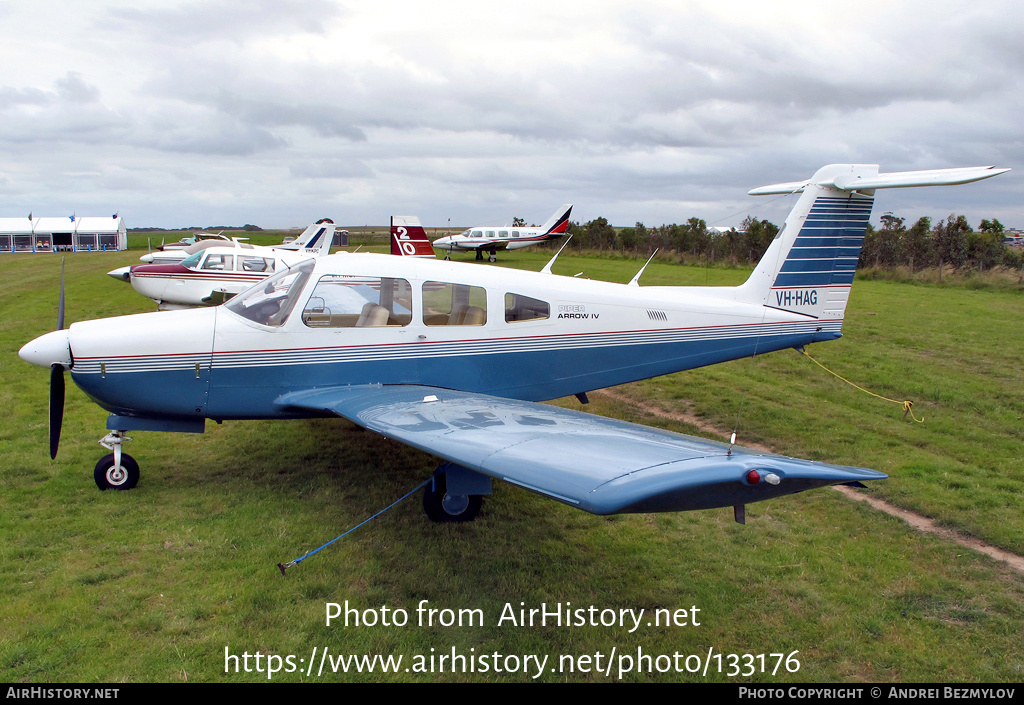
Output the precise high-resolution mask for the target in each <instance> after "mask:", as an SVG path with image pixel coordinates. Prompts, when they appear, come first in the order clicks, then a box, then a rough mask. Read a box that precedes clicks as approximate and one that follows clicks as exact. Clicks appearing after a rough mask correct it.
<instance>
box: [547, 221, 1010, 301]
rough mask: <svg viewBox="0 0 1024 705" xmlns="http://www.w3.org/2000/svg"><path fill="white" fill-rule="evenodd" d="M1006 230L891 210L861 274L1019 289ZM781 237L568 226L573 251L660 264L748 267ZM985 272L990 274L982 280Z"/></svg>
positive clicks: (756, 231)
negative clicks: (652, 257) (999, 282)
mask: <svg viewBox="0 0 1024 705" xmlns="http://www.w3.org/2000/svg"><path fill="white" fill-rule="evenodd" d="M1003 230H1004V229H1003V226H1002V224H1001V223H1000V222H999V221H998V220H992V221H989V220H983V221H981V227H980V228H979V230H978V231H975V230H974V229H973V228H971V226H970V225H969V224H968V222H967V218H965V217H964V216H962V215H956V214H951V215H950V216H949V217H948V218H945V219H943V220H940V221H939V222H938V223H937V224H936V225H935V226H934V227H933V226H932V222H931V218H919V219H918V220H917V221H916V222H915V223H914V224H913V225H912V226H911V227H909V228H908V227H906V225H905V219H903V218H900V217H898V216H895V215H893V214H892V213H886V214H885V215H883V216H882V217H881V228H879V229H875V228H874V227H873V226H871V225H868V229H867V232H866V234H865V237H864V246H863V248H862V249H861V254H860V261H859V262H858V271H859V272H860V273H861V275H863V276H870V277H872V278H879V279H883V278H884V279H893V280H908V281H909V280H913V281H921V282H926V281H935V282H942V281H943V278H944V277H946V278H948V277H950V276H953V277H955V279H956V281H957V282H960V283H968V282H969V280H970V279H971V278H972V277H973V278H974V280H975V281H978V282H981V281H988V280H995V279H1004V280H1005V279H1010V278H1015V279H1017V283H1018V284H1020V283H1022V281H1024V250H1022V249H1021V248H1015V247H1007V246H1006V245H1004V244H1003V234H1004V233H1003ZM778 232H779V228H778V226H776V225H775V224H774V223H771V222H769V221H767V220H758V219H757V218H747V219H746V220H745V221H743V224H742V225H741V226H740V228H739V229H730V230H727V231H724V232H723V231H720V230H717V229H714V228H709V227H708V226H707V224H706V223H705V221H703V220H701V219H700V218H690V219H689V220H687V221H686V222H685V223H682V224H672V225H661V226H658V227H656V228H648V227H646V226H645V225H644V224H643V223H636V225H634V226H633V227H631V228H614V227H612V226H611V225H610V224H609V223H608V220H607V219H605V218H596V219H594V220H592V221H590V222H589V223H584V224H580V223H570V224H569V228H568V232H567V235H572V241H571V242H570V243H569V246H568V247H569V249H572V250H578V251H587V252H597V253H602V252H604V253H609V254H612V253H616V254H625V255H628V256H633V257H639V256H648V255H649V254H650V253H651V252H653V251H654V250H656V249H657V250H658V251H659V259H661V258H665V259H670V258H671V259H675V260H678V261H681V262H687V263H691V264H692V263H701V264H721V265H730V266H737V265H741V266H742V265H752V264H754V263H756V262H757V261H758V260H759V259H761V256H762V255H763V254H764V252H765V250H767V249H768V245H769V244H771V242H772V240H773V239H774V238H775V236H776V235H777V234H778ZM557 246H559V247H560V246H561V245H560V244H558V245H557ZM986 274H988V275H991V276H987V277H986V276H982V275H986Z"/></svg>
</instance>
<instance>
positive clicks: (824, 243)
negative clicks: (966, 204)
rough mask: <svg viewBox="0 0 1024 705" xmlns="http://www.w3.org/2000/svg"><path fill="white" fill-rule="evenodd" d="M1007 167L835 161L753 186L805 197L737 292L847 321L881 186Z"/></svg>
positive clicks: (961, 177) (958, 179)
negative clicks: (797, 176)
mask: <svg viewBox="0 0 1024 705" xmlns="http://www.w3.org/2000/svg"><path fill="white" fill-rule="evenodd" d="M1006 171H1009V169H997V168H995V167H990V166H988V167H966V168H961V169H936V170H931V171H905V172H894V173H891V174H879V173H878V165H877V164H831V165H829V166H825V167H822V168H821V169H819V170H818V172H817V173H816V174H815V175H814V176H813V177H811V178H810V179H809V180H807V181H797V182H791V183H785V184H775V185H772V186H763V187H761V188H756V189H753V190H752V191H750V192H749V193H750V195H752V196H763V195H770V194H796V193H799V194H800V198H799V200H797V203H796V205H795V206H794V207H793V210H792V211H790V214H789V217H787V218H786V222H785V225H783V227H782V229H781V230H780V231H779V233H778V235H776V237H775V240H774V241H773V242H772V243H771V245H770V246H769V247H768V250H767V251H766V252H765V254H764V257H762V258H761V261H760V262H759V263H758V265H757V268H756V269H755V270H754V272H753V273H752V274H751V275H750V278H749V279H748V280H747V281H746V282H745V283H744V284H743V285H741V286H740V287H739V288H738V290H737V292H736V294H737V296H736V298H737V299H740V300H744V301H749V302H750V303H758V304H762V305H764V306H767V307H769V308H775V309H781V310H783V311H790V312H793V313H797V314H801V315H804V316H808V317H809V318H815V319H819V320H824V321H836V320H838V321H842V319H843V315H844V313H845V311H846V303H847V301H849V298H850V288H851V286H852V285H853V276H854V272H855V271H856V269H857V261H858V259H859V258H860V251H861V247H862V246H863V244H864V234H865V232H866V231H867V226H868V219H869V218H870V216H871V207H872V205H873V203H874V196H875V190H876V189H884V188H907V187H912V186H942V185H952V184H965V183H970V182H972V181H980V180H981V179H987V178H990V177H992V176H996V175H998V174H1002V173H1004V172H1006Z"/></svg>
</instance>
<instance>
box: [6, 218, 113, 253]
mask: <svg viewBox="0 0 1024 705" xmlns="http://www.w3.org/2000/svg"><path fill="white" fill-rule="evenodd" d="M126 249H128V234H127V230H126V229H125V225H124V219H123V218H121V217H120V216H119V215H117V214H115V215H113V216H82V217H76V216H67V217H56V218H32V217H28V218H0V252H96V251H111V250H126Z"/></svg>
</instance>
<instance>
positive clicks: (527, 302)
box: [505, 294, 551, 323]
mask: <svg viewBox="0 0 1024 705" xmlns="http://www.w3.org/2000/svg"><path fill="white" fill-rule="evenodd" d="M550 317H551V306H550V305H549V304H548V302H547V301H540V300H539V299H534V298H530V297H529V296H523V295H522V294H505V322H506V323H513V322H515V321H541V320H544V319H545V318H550Z"/></svg>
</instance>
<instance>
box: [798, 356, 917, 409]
mask: <svg viewBox="0 0 1024 705" xmlns="http://www.w3.org/2000/svg"><path fill="white" fill-rule="evenodd" d="M795 350H796V351H797V352H798V353H800V354H801V355H803V356H804V357H806V358H807V359H808V360H810V361H811V362H813V363H814V364H815V365H817V366H818V367H820V368H821V369H823V370H825V371H826V372H828V373H829V374H830V375H833V376H835V377H838V378H839V379H841V380H843V381H844V382H846V383H847V384H848V385H850V386H851V387H855V388H857V389H859V390H860V391H862V392H864V393H865V394H870V395H871V396H873V397H877V398H879V399H884V400H885V401H891V402H892V403H893V404H900V405H901V406H902V407H903V418H904V419H906V418H907V414H910V418H912V419H914V421H917V422H918V423H924V418H920V419H919V418H917V417H916V416H914V411H913V407H914V402H912V401H910V400H909V399H905V400H903V401H899V400H898V399H890V398H889V397H883V396H882V395H881V394H875V393H874V392H872V391H869V390H867V389H864V387H860V386H858V385H856V384H854V383H853V382H851V381H850V380H848V379H846V378H845V377H843V376H842V375H838V374H836V373H835V372H833V371H832V370H830V369H829V368H827V367H825V366H824V365H823V364H821V363H820V362H818V361H817V360H815V359H814V358H813V357H811V356H810V355H809V354H808V353H807V351H806V350H804V349H803V348H795Z"/></svg>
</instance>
